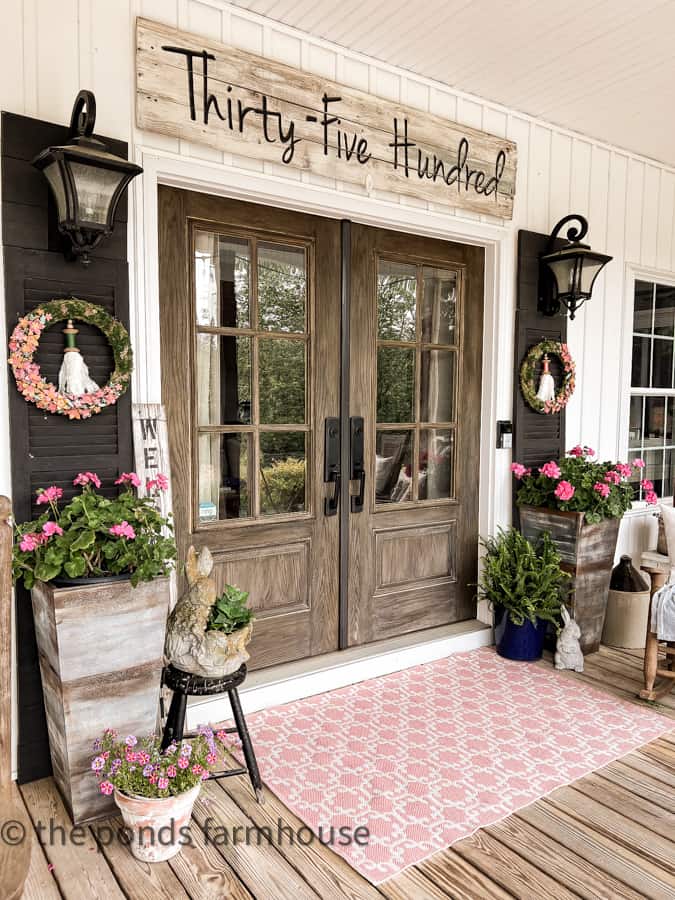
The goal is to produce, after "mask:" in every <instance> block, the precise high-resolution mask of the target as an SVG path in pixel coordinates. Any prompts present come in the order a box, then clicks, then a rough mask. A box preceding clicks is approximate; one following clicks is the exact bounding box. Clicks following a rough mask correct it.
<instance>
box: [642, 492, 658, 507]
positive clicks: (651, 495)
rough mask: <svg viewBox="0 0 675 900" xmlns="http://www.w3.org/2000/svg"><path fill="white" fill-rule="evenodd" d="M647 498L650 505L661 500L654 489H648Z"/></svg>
mask: <svg viewBox="0 0 675 900" xmlns="http://www.w3.org/2000/svg"><path fill="white" fill-rule="evenodd" d="M645 500H646V501H647V503H648V504H649V505H650V506H654V505H655V504H656V503H658V502H659V498H658V497H657V496H656V494H655V493H654V491H647V493H646V494H645Z"/></svg>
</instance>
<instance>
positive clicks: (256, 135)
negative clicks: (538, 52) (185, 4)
mask: <svg viewBox="0 0 675 900" xmlns="http://www.w3.org/2000/svg"><path fill="white" fill-rule="evenodd" d="M136 46H137V51H136V121H137V124H138V127H139V128H143V129H147V130H148V131H157V132H160V133H162V134H167V135H171V136H173V137H178V138H183V139H185V140H188V141H193V142H197V143H203V144H208V145H209V146H210V147H215V148H217V149H219V150H225V151H227V152H230V153H235V154H239V155H240V156H249V157H253V158H255V159H261V160H267V161H271V162H275V163H279V164H280V165H285V166H293V167H295V168H300V169H303V170H304V171H306V172H313V173H315V174H318V175H322V176H324V177H327V178H337V179H341V180H343V181H348V182H354V183H357V184H359V185H361V186H363V187H364V188H365V189H366V190H367V191H368V192H369V193H370V192H371V191H372V190H383V191H392V192H394V193H399V194H406V195H409V196H412V197H417V198H419V199H423V200H430V201H432V202H434V203H439V204H446V205H448V206H452V207H455V208H459V209H465V210H470V211H471V212H478V213H486V214H488V215H492V216H499V217H501V218H505V219H510V218H511V217H512V215H513V196H514V193H515V185H516V145H515V144H514V143H513V142H512V141H507V140H506V139H504V138H500V137H495V136H494V135H491V134H487V133H486V132H483V131H478V130H477V129H474V128H469V127H466V126H464V125H458V124H456V123H454V122H450V121H448V120H446V119H443V118H441V117H440V116H436V115H432V114H430V113H425V112H421V111H419V110H414V109H412V108H407V107H403V106H400V105H399V104H397V103H392V102H391V101H388V100H383V99H381V98H379V97H374V96H372V95H370V94H366V93H364V92H363V91H358V90H355V89H354V88H349V87H346V86H344V85H339V84H337V83H335V82H332V81H328V80H327V79H325V78H322V77H320V76H317V75H312V74H310V73H307V72H302V71H300V70H299V69H294V68H293V67H291V66H287V65H284V64H283V63H280V62H276V61H275V60H272V59H266V58H263V57H261V56H256V55H254V54H252V53H248V52H246V51H244V50H238V49H236V48H235V47H228V46H226V45H225V44H219V43H214V42H213V41H210V40H207V39H206V38H201V37H197V36H195V35H191V34H186V33H185V32H182V31H178V30H176V29H174V28H171V27H169V26H167V25H161V24H159V23H157V22H150V21H148V20H147V19H142V18H139V19H137V20H136Z"/></svg>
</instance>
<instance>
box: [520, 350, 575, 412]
mask: <svg viewBox="0 0 675 900" xmlns="http://www.w3.org/2000/svg"><path fill="white" fill-rule="evenodd" d="M545 354H548V355H549V356H556V357H557V358H558V359H559V360H560V362H561V363H562V367H563V380H562V384H561V385H560V388H559V390H558V391H557V392H556V395H555V397H554V398H553V400H547V401H546V402H543V401H542V400H539V399H538V398H537V376H538V374H539V363H540V360H541V358H542V357H543V356H544V355H545ZM575 375H576V369H575V366H574V360H573V359H572V355H571V353H570V351H569V347H568V346H567V344H563V343H561V342H560V341H541V342H540V343H539V344H535V345H534V347H531V348H530V349H529V350H528V351H527V354H526V355H525V358H524V359H523V362H522V364H521V366H520V389H521V391H522V392H523V397H524V398H525V402H526V403H527V405H528V406H529V407H530V408H531V409H533V410H534V411H535V412H538V413H543V414H544V415H553V414H554V413H559V412H561V411H562V410H563V409H564V408H565V407H566V406H567V404H568V402H569V399H570V397H571V396H572V394H573V393H574V388H575Z"/></svg>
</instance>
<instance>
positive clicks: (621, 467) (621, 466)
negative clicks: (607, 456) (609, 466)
mask: <svg viewBox="0 0 675 900" xmlns="http://www.w3.org/2000/svg"><path fill="white" fill-rule="evenodd" d="M614 468H615V469H616V471H617V472H618V473H619V475H620V476H621V477H622V478H630V476H631V475H632V474H633V470H632V469H631V467H630V466H629V465H627V464H626V463H617V464H616V465H615V466H614Z"/></svg>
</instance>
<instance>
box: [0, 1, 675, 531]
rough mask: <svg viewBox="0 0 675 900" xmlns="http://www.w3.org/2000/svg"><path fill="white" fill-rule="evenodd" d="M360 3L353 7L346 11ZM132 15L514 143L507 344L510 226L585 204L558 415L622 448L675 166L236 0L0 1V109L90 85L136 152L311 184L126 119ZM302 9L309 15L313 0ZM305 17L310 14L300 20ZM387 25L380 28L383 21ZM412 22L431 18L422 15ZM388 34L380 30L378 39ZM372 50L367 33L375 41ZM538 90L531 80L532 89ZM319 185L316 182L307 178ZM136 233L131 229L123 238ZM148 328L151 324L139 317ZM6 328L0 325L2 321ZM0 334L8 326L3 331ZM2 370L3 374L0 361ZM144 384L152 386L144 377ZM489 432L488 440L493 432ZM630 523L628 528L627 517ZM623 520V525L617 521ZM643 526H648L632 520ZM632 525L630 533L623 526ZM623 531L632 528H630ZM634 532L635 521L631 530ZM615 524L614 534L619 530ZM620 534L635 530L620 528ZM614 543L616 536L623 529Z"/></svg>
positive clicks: (499, 383) (667, 228)
mask: <svg viewBox="0 0 675 900" xmlns="http://www.w3.org/2000/svg"><path fill="white" fill-rule="evenodd" d="M350 14H351V15H353V16H360V15H362V9H361V7H359V6H355V7H354V9H353V10H352V11H351V13H350ZM136 15H142V16H147V17H148V18H153V19H156V20H158V21H162V22H165V23H167V24H169V25H174V26H176V27H179V28H183V29H186V30H190V31H192V32H194V33H196V34H203V35H204V36H205V37H209V38H212V39H214V40H222V41H224V42H226V43H228V42H229V43H232V44H233V45H235V46H238V47H241V48H243V49H247V50H251V51H253V52H255V53H259V54H262V55H266V56H269V57H270V58H273V59H278V60H281V61H283V62H286V63H289V64H290V65H294V66H298V67H300V68H303V69H305V70H307V71H311V72H314V73H316V74H319V75H325V76H326V77H329V78H335V79H337V80H339V81H341V82H344V83H345V84H347V85H351V86H354V87H357V88H360V89H362V90H369V91H371V92H372V93H373V94H375V95H378V96H382V97H386V98H388V99H400V100H401V102H403V103H406V104H409V105H410V106H413V107H415V108H417V109H421V110H428V111H430V112H433V113H435V114H437V115H441V116H445V117H447V118H448V119H449V120H456V121H459V122H463V123H466V124H467V125H472V126H474V127H478V128H484V129H486V130H488V131H491V132H493V133H495V134H499V135H506V136H507V137H509V138H510V139H513V140H515V141H516V142H517V143H518V183H517V194H516V198H515V207H514V217H513V220H512V222H510V223H504V224H503V226H502V227H503V228H504V231H505V234H506V235H507V236H508V241H507V247H508V248H509V250H508V254H507V257H508V258H506V259H503V260H501V265H502V266H504V267H505V271H506V272H507V273H508V278H507V279H505V280H503V281H502V284H503V285H504V286H505V287H504V288H503V290H502V295H501V296H500V298H499V306H498V309H497V311H496V314H495V317H494V322H493V323H492V327H495V328H497V329H498V343H499V346H500V347H502V348H506V349H507V351H508V348H510V347H512V346H513V319H514V313H515V265H516V247H517V231H518V229H520V228H527V229H530V230H537V231H542V232H548V231H549V230H550V229H551V227H552V226H553V225H554V223H555V222H556V221H557V220H558V219H559V218H560V217H562V216H563V215H565V214H566V213H568V212H579V213H582V214H583V215H586V216H588V218H589V222H590V235H589V236H590V240H591V241H592V243H593V246H595V247H597V248H598V249H601V250H605V251H606V252H607V253H610V254H611V255H612V256H613V257H614V260H613V261H612V263H611V264H610V265H609V266H608V267H607V269H606V270H605V273H604V274H603V276H602V277H601V278H600V279H599V281H598V284H597V289H596V293H595V295H594V297H593V299H592V301H591V302H590V303H589V304H588V305H587V306H586V307H585V308H584V309H582V310H581V311H580V312H579V314H578V316H577V319H576V320H575V322H573V323H571V324H570V328H569V342H570V346H571V349H572V352H573V354H574V357H575V359H576V362H577V372H578V380H577V392H576V394H575V396H574V397H573V398H572V400H571V402H570V405H569V408H568V415H567V431H568V444H569V445H572V444H573V443H576V442H577V441H582V442H585V443H588V444H590V445H592V446H594V447H596V448H597V449H598V450H599V451H600V452H601V453H602V455H604V456H607V457H615V456H617V455H621V454H622V453H624V452H625V447H622V446H621V441H620V438H619V434H620V431H621V427H622V423H623V421H624V419H625V416H626V414H627V396H626V385H627V381H626V359H625V348H626V347H627V346H628V344H627V335H626V333H625V328H624V324H623V323H624V320H625V319H626V316H625V312H626V310H625V307H626V304H628V303H629V302H630V297H629V296H628V294H627V292H626V266H627V264H632V265H635V266H643V267H647V268H649V269H652V270H655V271H657V272H663V273H664V274H669V273H671V274H672V273H673V272H675V228H674V221H673V206H674V203H675V171H673V170H672V168H668V167H665V166H660V165H658V164H657V163H655V162H653V161H651V160H646V159H642V158H639V157H637V156H635V155H633V154H630V153H627V152H624V151H622V150H620V149H618V148H612V147H608V146H606V145H603V144H601V143H599V142H596V141H593V140H591V139H590V138H587V137H584V136H583V135H578V134H572V133H570V132H568V131H565V130H564V129H560V128H556V127H554V126H551V125H549V124H547V123H545V122H539V121H535V120H533V119H531V118H528V117H526V116H524V115H522V114H518V113H515V112H512V111H509V110H507V109H504V108H503V107H500V106H498V105H496V104H493V103H490V102H487V101H484V100H482V99H480V98H477V97H470V96H468V95H466V94H463V93H461V92H457V91H453V90H452V89H451V88H450V87H448V86H446V85H443V84H441V83H438V82H432V81H430V80H426V79H423V78H419V77H417V76H413V75H411V74H410V73H408V72H406V71H404V70H397V69H395V68H393V67H391V66H388V65H385V64H381V63H378V62H377V60H375V59H371V58H368V57H365V56H363V55H359V54H356V53H351V52H350V51H348V50H346V49H344V48H343V47H340V46H338V45H337V44H329V43H328V42H326V41H322V40H319V39H314V38H311V37H309V36H307V35H306V34H304V33H303V32H300V31H296V30H293V29H291V28H288V27H286V26H284V25H282V24H279V23H275V22H273V21H272V20H270V19H264V18H261V17H259V16H256V15H253V14H250V13H248V12H247V11H245V10H243V9H239V8H237V9H234V8H231V7H230V6H229V5H228V4H227V3H224V2H220V0H120V2H117V3H114V4H112V3H109V2H106V0H62V2H59V3H53V2H50V0H6V2H5V4H4V6H3V35H2V42H3V52H2V54H0V76H1V77H0V105H1V107H2V109H4V110H9V111H12V112H17V113H22V114H25V115H30V116H37V117H40V118H45V119H49V120H52V121H58V122H67V121H68V119H69V116H70V110H71V106H72V102H73V99H74V97H75V94H76V93H77V91H78V90H79V89H80V88H84V87H87V88H90V89H92V90H93V91H94V92H95V93H96V96H97V101H98V111H99V119H98V122H97V129H98V130H100V131H101V132H102V133H108V134H114V135H115V136H117V137H120V138H122V139H126V140H129V141H130V143H131V144H132V146H133V147H134V148H135V152H138V149H139V148H141V147H142V148H143V149H144V151H148V150H150V151H152V150H155V151H157V153H159V154H172V155H176V156H178V157H181V158H182V159H184V160H185V161H186V162H188V163H189V161H190V160H194V161H195V163H200V162H203V161H207V162H208V163H210V164H216V165H225V166H235V167H236V168H237V169H239V170H241V169H248V170H249V171H257V172H263V173H264V174H265V175H269V176H270V177H271V178H276V179H278V178H284V179H293V180H294V181H298V180H299V181H300V183H301V184H302V183H306V184H308V186H310V185H313V184H314V183H315V181H314V178H312V177H311V176H309V175H308V174H306V173H291V172H289V171H288V170H287V169H286V168H284V167H280V166H275V165H273V164H267V163H265V164H263V163H261V162H259V161H256V160H248V159H246V158H245V157H238V156H233V155H230V154H222V153H219V152H217V151H213V150H210V149H209V148H207V147H199V146H197V145H193V144H190V143H188V142H186V141H178V140H176V139H172V138H167V137H165V136H162V135H156V134H151V133H148V132H139V131H138V130H137V129H136V128H135V126H134V19H135V16H136ZM307 15H308V16H311V15H312V11H311V8H308V12H307ZM343 15H344V11H343V10H342V9H341V8H340V7H338V6H336V12H335V27H336V29H337V30H336V31H335V32H334V37H335V39H336V40H339V29H340V27H341V24H343ZM308 21H309V20H308ZM383 27H384V26H383ZM411 27H418V28H422V27H433V26H430V25H428V23H427V25H424V24H423V23H422V24H418V25H417V26H414V25H412V26H411ZM385 39H386V36H385V31H383V32H382V35H381V36H380V43H381V42H382V41H383V40H385ZM373 48H374V49H376V48H375V44H373ZM533 89H535V88H534V87H533ZM316 183H319V182H316ZM320 183H321V184H322V185H323V186H328V187H331V188H334V189H335V190H337V191H339V192H340V193H341V194H346V195H349V194H360V195H361V196H363V191H362V190H358V189H356V188H355V187H354V186H352V185H349V184H346V183H340V182H332V181H328V180H327V179H321V180H320ZM376 197H377V199H379V200H384V201H386V202H387V203H392V204H397V205H402V206H406V205H411V206H412V205H414V206H419V205H420V204H419V203H414V204H413V203H412V201H407V200H401V198H400V197H398V196H396V195H391V194H377V195H376ZM141 198H142V192H141V191H140V189H139V188H138V187H135V188H134V191H133V201H134V202H133V203H132V228H130V234H133V230H134V228H136V229H142V227H143V215H142V213H143V210H142V208H140V207H141V204H140V200H141ZM429 209H430V210H432V211H434V212H436V213H439V212H441V213H443V215H445V216H447V218H448V221H449V222H457V223H458V228H459V227H460V225H461V221H462V220H465V221H471V222H472V224H473V225H474V226H475V224H476V222H478V223H479V224H480V223H481V222H484V223H485V224H486V226H487V225H494V224H495V221H497V220H494V219H492V218H491V217H486V216H483V217H479V216H475V215H474V216H471V215H470V214H467V213H455V212H454V211H453V210H448V209H444V208H443V207H442V206H440V205H439V204H433V205H429ZM132 240H133V238H132ZM131 262H132V271H131V283H132V299H133V303H134V305H135V307H136V317H137V319H138V320H139V321H141V319H142V318H143V315H144V313H143V300H144V281H143V279H142V278H140V277H138V278H136V276H135V273H134V271H133V257H132V259H131ZM146 327H147V323H146ZM0 329H2V324H0ZM0 337H3V339H4V335H3V334H1V333H0ZM137 352H138V357H139V366H138V370H139V373H138V376H137V382H136V384H135V390H136V399H137V400H138V401H139V402H140V401H152V400H156V399H157V398H156V397H153V396H148V392H150V393H151V392H152V389H150V388H147V384H146V381H145V374H144V373H146V372H147V369H148V366H147V365H145V364H144V363H143V359H144V354H143V351H142V348H137ZM506 356H507V358H508V352H507V353H506ZM1 378H2V379H4V378H6V372H4V371H3V374H2V376H1ZM1 388H2V384H0V394H1V395H2V396H1V397H0V406H1V409H0V411H4V412H5V415H3V420H6V399H5V397H6V392H5V391H3V390H1ZM146 388H147V389H146ZM491 397H492V402H493V404H494V405H495V407H496V412H497V415H498V417H499V418H509V417H510V415H511V405H512V372H511V370H510V368H509V371H507V372H505V373H504V375H503V377H501V376H500V377H499V378H498V379H497V380H496V383H495V384H494V385H493V387H492V388H491ZM492 438H493V436H492V435H487V436H486V437H485V440H488V441H490V442H492ZM0 455H1V456H2V459H1V460H0V462H1V465H0V491H4V492H7V491H8V489H9V477H8V473H9V468H8V462H7V434H6V433H3V434H2V435H0ZM509 462H510V459H509V457H508V454H507V453H505V452H497V451H492V457H491V463H492V468H493V471H492V475H491V477H492V479H493V481H495V482H496V483H497V484H499V483H501V484H504V483H506V482H507V481H508V479H509V478H510V476H509V472H508V465H509ZM509 510H510V504H509V502H508V491H507V492H506V493H504V492H501V495H500V500H499V503H498V508H497V509H496V510H495V514H496V518H497V521H501V522H502V523H506V522H507V521H508V517H509ZM639 521H640V520H639V517H634V518H631V519H630V520H627V522H626V528H628V530H629V531H630V529H632V528H634V527H635V528H636V527H637V526H634V525H633V524H632V523H635V522H639ZM626 528H624V531H626ZM641 530H642V531H644V530H645V529H641ZM627 533H628V532H627ZM631 533H632V532H631ZM636 533H637V532H636ZM622 535H623V532H622ZM626 540H627V541H628V545H630V544H631V539H629V538H627V539H626ZM622 541H623V543H626V541H624V539H623V536H622Z"/></svg>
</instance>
